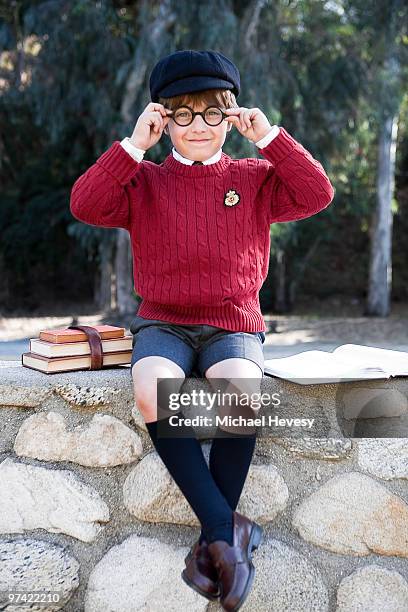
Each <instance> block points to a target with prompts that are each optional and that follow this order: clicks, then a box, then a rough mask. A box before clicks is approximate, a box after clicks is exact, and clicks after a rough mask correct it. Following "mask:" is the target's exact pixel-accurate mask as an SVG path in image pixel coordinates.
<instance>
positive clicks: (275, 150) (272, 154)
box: [259, 126, 298, 166]
mask: <svg viewBox="0 0 408 612" xmlns="http://www.w3.org/2000/svg"><path fill="white" fill-rule="evenodd" d="M297 144H298V142H297V140H295V139H294V138H293V137H292V136H291V135H290V134H288V132H287V131H286V130H285V128H284V127H281V126H280V128H279V134H278V135H277V136H276V138H274V139H273V140H272V141H271V142H270V143H269V144H268V145H267V146H266V147H263V148H260V149H259V150H260V152H261V153H262V155H263V156H264V157H265V158H266V159H267V160H268V161H270V162H271V163H272V164H273V165H275V166H276V164H278V163H279V162H280V161H282V160H283V159H285V157H287V156H288V155H289V153H291V151H293V149H294V148H295V147H296V146H297Z"/></svg>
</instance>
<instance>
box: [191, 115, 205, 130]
mask: <svg viewBox="0 0 408 612" xmlns="http://www.w3.org/2000/svg"><path fill="white" fill-rule="evenodd" d="M191 125H192V126H193V127H195V128H199V127H201V128H202V129H206V128H207V124H206V122H205V121H204V117H202V116H201V115H196V116H195V117H194V119H193V121H192V123H191Z"/></svg>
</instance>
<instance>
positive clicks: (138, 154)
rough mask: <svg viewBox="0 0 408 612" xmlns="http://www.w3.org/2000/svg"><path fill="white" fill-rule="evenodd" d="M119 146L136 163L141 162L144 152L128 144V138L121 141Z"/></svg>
mask: <svg viewBox="0 0 408 612" xmlns="http://www.w3.org/2000/svg"><path fill="white" fill-rule="evenodd" d="M120 144H121V145H122V147H123V148H124V149H125V151H126V152H127V153H129V155H130V156H131V157H133V159H134V160H135V161H137V162H139V163H140V162H141V161H142V159H143V156H144V154H145V153H146V151H144V150H143V149H138V148H137V147H135V145H133V144H132V143H131V142H130V138H129V137H128V136H126V138H124V139H123V140H121V141H120Z"/></svg>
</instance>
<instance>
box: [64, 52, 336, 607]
mask: <svg viewBox="0 0 408 612" xmlns="http://www.w3.org/2000/svg"><path fill="white" fill-rule="evenodd" d="M239 92H240V77H239V72H238V69H237V68H236V66H235V65H234V64H233V63H232V62H231V61H230V60H229V59H228V58H226V57H225V56H224V55H222V54H221V53H217V52H214V51H192V50H188V51H177V52H175V53H172V54H170V55H168V56H166V57H164V58H162V59H161V60H160V61H159V62H158V63H157V64H156V66H155V67H154V69H153V71H152V74H151V77H150V93H151V99H152V102H151V103H149V104H148V105H147V106H146V108H145V110H144V111H143V113H142V114H141V115H140V117H139V118H138V120H137V123H136V126H135V128H134V131H133V134H132V136H131V137H130V138H124V139H123V140H122V142H118V141H116V142H114V143H113V144H112V145H111V147H110V148H109V149H108V150H107V151H106V152H105V153H103V154H102V155H101V157H100V158H99V159H98V160H97V161H96V163H95V164H94V165H93V166H92V167H91V168H89V169H88V170H87V172H85V174H83V175H82V176H81V177H79V179H78V180H77V181H76V183H75V185H74V187H73V190H72V196H71V212H72V214H73V215H74V216H75V217H76V218H77V219H79V220H81V221H84V222H85V223H90V224H94V225H100V226H103V227H122V228H124V229H126V230H128V231H129V233H130V236H131V244H132V253H133V269H134V281H135V289H136V291H137V293H138V294H139V295H140V296H141V297H142V298H143V301H142V303H141V305H140V307H139V310H138V314H137V316H136V317H135V319H134V320H133V321H132V324H131V328H130V329H131V332H132V333H133V334H134V347H133V353H132V361H131V366H132V367H131V373H132V377H133V383H134V392H135V400H136V404H137V406H138V408H139V410H140V411H141V412H142V414H143V417H144V419H145V423H146V427H147V430H148V432H149V435H150V437H151V439H152V441H153V444H154V446H155V448H156V450H157V452H158V454H159V456H160V457H161V459H162V460H163V462H164V464H165V465H166V467H167V469H168V470H169V472H170V474H171V475H172V477H173V478H174V480H175V482H176V483H177V485H178V486H179V488H180V489H181V491H182V492H183V494H184V495H185V497H186V499H187V501H188V502H189V504H190V506H191V507H192V509H193V510H194V512H195V513H196V515H197V517H198V518H199V520H200V523H201V526H202V532H201V535H200V539H199V541H198V542H196V543H195V545H194V546H193V549H192V550H191V551H190V554H189V555H188V556H187V558H186V564H187V567H186V569H185V570H184V572H183V574H182V576H183V579H184V580H185V582H187V584H189V585H190V586H191V587H192V588H194V589H195V590H197V591H198V592H199V593H201V594H202V595H203V596H205V597H207V598H208V599H216V598H217V597H220V603H221V605H222V606H223V608H224V610H228V611H230V612H231V611H235V610H238V608H239V607H241V606H242V604H243V602H244V601H245V599H246V597H247V595H248V593H249V590H250V588H251V585H252V581H253V577H254V567H253V565H252V562H251V554H252V551H253V550H254V549H255V548H256V547H257V546H258V545H259V543H260V541H261V535H262V530H261V528H260V527H259V525H257V524H256V523H255V522H253V521H251V520H249V519H248V518H247V517H245V516H243V515H241V514H239V513H238V512H236V511H235V508H236V507H237V504H238V501H239V497H240V494H241V491H242V489H243V486H244V483H245V479H246V476H247V473H248V469H249V466H250V463H251V459H252V456H253V451H254V446H255V435H252V434H251V435H243V433H242V432H241V431H240V432H239V433H236V432H232V431H231V430H230V431H228V429H227V430H226V431H228V434H229V435H228V436H225V435H221V431H220V432H218V433H219V434H220V435H217V436H216V437H215V439H214V440H213V442H212V446H211V451H210V462H209V464H210V465H209V467H208V466H207V464H206V461H205V459H204V456H203V453H202V451H201V446H200V444H199V442H198V440H197V439H196V437H195V434H194V430H193V428H191V427H188V426H186V425H183V426H182V427H180V425H178V426H177V427H176V429H177V432H178V434H177V435H178V436H179V437H177V438H176V437H173V438H172V437H171V435H170V436H169V435H167V436H166V435H164V436H158V417H157V378H174V379H179V380H180V381H181V382H182V381H183V380H184V378H185V377H186V376H188V375H190V373H191V372H192V370H193V368H194V367H196V368H197V369H198V371H199V372H200V373H201V374H202V375H205V377H206V378H207V379H208V380H209V381H210V382H211V380H213V379H223V380H226V381H231V380H232V379H234V380H236V379H239V381H241V382H240V384H239V388H240V390H241V391H243V390H244V389H245V384H246V382H247V383H248V381H249V384H250V382H251V381H252V383H253V382H254V381H255V383H257V382H258V383H259V384H260V381H261V379H262V376H263V352H262V342H263V341H264V340H265V333H264V332H265V323H264V319H263V316H262V313H261V311H260V305H259V290H260V288H261V286H262V284H263V282H264V280H265V278H266V276H267V273H268V265H269V251H270V224H271V223H274V222H283V221H293V220H296V219H303V218H307V217H310V216H312V215H314V214H316V213H318V212H319V211H320V210H322V209H324V208H326V207H327V206H328V205H329V204H330V202H331V201H332V199H333V195H334V191H333V188H332V186H331V183H330V181H329V179H328V177H327V176H326V174H325V172H324V169H323V168H322V166H321V164H320V163H319V162H318V161H316V160H315V159H314V158H313V157H312V156H311V154H310V153H309V152H308V151H306V150H305V149H304V148H303V147H302V145H301V144H300V143H298V142H297V141H296V140H295V139H294V138H293V137H292V136H290V135H289V134H288V132H286V130H285V129H284V128H283V127H278V126H276V125H274V126H271V125H270V123H269V121H268V119H267V118H266V116H265V115H264V114H263V113H262V111H261V110H260V109H259V108H245V107H239V106H238V104H237V102H236V97H237V96H238V95H239ZM233 125H234V126H235V127H236V129H237V130H238V131H239V133H240V134H241V135H243V136H244V137H246V138H248V139H249V140H250V141H252V142H254V143H255V144H256V145H257V147H258V148H259V150H260V152H261V154H262V155H263V157H264V158H265V159H257V158H247V159H232V158H230V157H229V156H228V155H226V154H225V153H223V152H222V149H221V147H222V145H223V144H224V141H225V138H226V133H227V131H229V130H231V128H232V126H233ZM163 131H165V133H166V134H167V135H169V136H170V138H171V141H172V144H173V149H172V153H171V154H170V155H168V156H167V157H166V159H165V160H164V162H163V163H161V164H155V163H152V162H150V161H146V160H143V156H144V153H145V151H147V150H148V149H149V148H151V147H152V146H154V144H156V143H157V142H158V141H159V139H160V138H161V136H162V133H163ZM245 390H246V389H245ZM178 416H179V418H180V423H181V422H182V418H183V415H182V413H181V412H179V413H178ZM173 418H174V417H173ZM160 428H161V431H163V432H167V433H168V432H170V430H171V429H172V427H170V425H169V420H168V418H165V419H160ZM173 429H174V428H173ZM245 433H247V432H245Z"/></svg>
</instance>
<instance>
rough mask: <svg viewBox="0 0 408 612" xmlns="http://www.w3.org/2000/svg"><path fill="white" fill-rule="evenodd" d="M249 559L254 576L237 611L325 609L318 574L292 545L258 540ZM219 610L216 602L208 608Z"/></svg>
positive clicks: (305, 611)
mask: <svg viewBox="0 0 408 612" xmlns="http://www.w3.org/2000/svg"><path fill="white" fill-rule="evenodd" d="M252 559H253V564H254V566H255V579H254V583H253V587H252V589H251V592H250V593H249V596H248V599H247V600H246V601H245V603H244V604H243V606H242V608H240V612H328V610H329V607H328V605H329V597H328V592H327V588H326V586H325V584H324V582H323V579H322V576H321V575H320V573H319V571H318V570H317V569H316V568H315V567H314V566H313V565H312V564H311V563H309V561H308V560H307V559H306V558H305V557H304V556H303V555H301V554H299V553H298V552H297V551H295V550H294V549H293V548H291V547H290V546H287V545H286V544H284V543H283V542H280V541H279V540H273V539H272V540H269V541H268V542H265V543H262V544H261V546H260V548H259V549H258V550H256V551H255V552H254V554H253V556H252ZM219 610H220V607H219V606H218V605H216V604H211V605H210V606H209V608H208V612H218V611H219Z"/></svg>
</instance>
